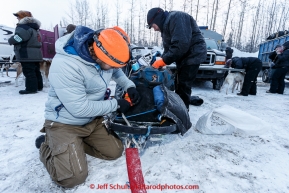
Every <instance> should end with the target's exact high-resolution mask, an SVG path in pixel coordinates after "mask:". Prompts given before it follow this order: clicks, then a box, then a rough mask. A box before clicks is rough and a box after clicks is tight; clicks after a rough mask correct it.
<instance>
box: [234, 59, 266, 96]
mask: <svg viewBox="0 0 289 193" xmlns="http://www.w3.org/2000/svg"><path fill="white" fill-rule="evenodd" d="M261 68H262V63H261V62H260V63H259V62H258V63H253V64H251V65H250V66H247V68H246V74H245V77H244V83H243V87H242V91H241V93H240V94H239V95H243V96H248V94H249V93H250V94H252V95H256V93H257V85H256V84H257V77H258V74H259V72H260V70H261Z"/></svg>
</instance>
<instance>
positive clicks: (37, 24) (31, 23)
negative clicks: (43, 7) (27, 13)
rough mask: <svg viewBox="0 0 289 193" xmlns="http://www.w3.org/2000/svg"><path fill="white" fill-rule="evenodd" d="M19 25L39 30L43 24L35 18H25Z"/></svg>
mask: <svg viewBox="0 0 289 193" xmlns="http://www.w3.org/2000/svg"><path fill="white" fill-rule="evenodd" d="M17 25H28V26H30V27H32V28H33V29H35V30H38V29H39V28H40V26H41V22H40V21H39V20H38V19H35V18H34V17H24V18H22V19H20V20H19V23H18V24H17Z"/></svg>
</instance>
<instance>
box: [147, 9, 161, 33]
mask: <svg viewBox="0 0 289 193" xmlns="http://www.w3.org/2000/svg"><path fill="white" fill-rule="evenodd" d="M161 11H162V10H161V9H158V11H157V12H156V13H155V14H154V16H153V17H152V18H151V19H150V20H149V22H148V25H146V27H147V28H148V29H151V27H152V22H153V21H154V19H155V18H156V17H157V15H158V14H159V13H160V12H161Z"/></svg>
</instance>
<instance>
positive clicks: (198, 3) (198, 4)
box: [191, 0, 200, 21]
mask: <svg viewBox="0 0 289 193" xmlns="http://www.w3.org/2000/svg"><path fill="white" fill-rule="evenodd" d="M196 6H197V10H196V21H197V20H198V13H199V6H200V1H199V0H198V1H197V5H196ZM191 14H192V13H191ZM192 15H193V14H192Z"/></svg>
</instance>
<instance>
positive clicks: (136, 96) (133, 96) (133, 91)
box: [127, 87, 140, 105]
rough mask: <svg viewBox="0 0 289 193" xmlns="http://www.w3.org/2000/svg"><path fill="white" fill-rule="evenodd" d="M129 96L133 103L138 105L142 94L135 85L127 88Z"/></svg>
mask: <svg viewBox="0 0 289 193" xmlns="http://www.w3.org/2000/svg"><path fill="white" fill-rule="evenodd" d="M127 93H128V96H129V98H130V100H131V102H132V104H133V105H136V104H138V103H139V101H140V96H139V93H138V92H137V90H136V89H135V87H130V88H128V89H127Z"/></svg>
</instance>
